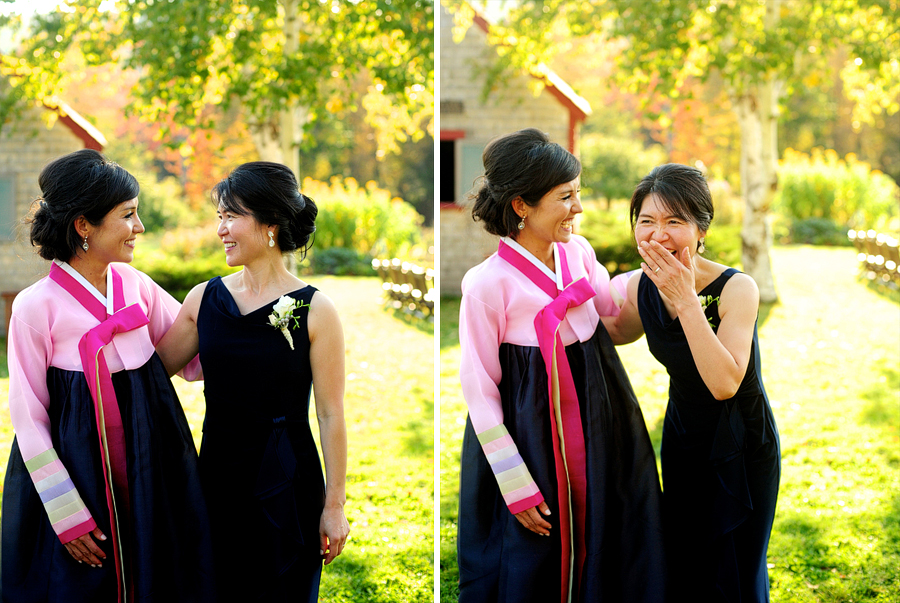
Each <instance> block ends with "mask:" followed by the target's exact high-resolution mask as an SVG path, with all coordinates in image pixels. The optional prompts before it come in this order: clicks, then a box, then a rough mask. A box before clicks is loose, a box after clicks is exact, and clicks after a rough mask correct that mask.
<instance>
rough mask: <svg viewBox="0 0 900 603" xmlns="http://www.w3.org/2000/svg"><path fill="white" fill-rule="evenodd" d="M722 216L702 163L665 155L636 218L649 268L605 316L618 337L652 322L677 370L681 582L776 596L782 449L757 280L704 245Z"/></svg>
mask: <svg viewBox="0 0 900 603" xmlns="http://www.w3.org/2000/svg"><path fill="white" fill-rule="evenodd" d="M712 218H713V205H712V199H711V197H710V193H709V188H708V187H707V185H706V181H705V180H704V178H703V175H702V174H701V173H700V171H699V170H697V169H694V168H691V167H688V166H684V165H677V164H667V165H662V166H659V167H657V168H655V169H654V170H653V171H652V172H650V174H649V175H648V176H646V177H645V178H644V179H643V180H641V182H640V184H639V185H638V186H637V189H636V190H635V192H634V195H633V196H632V199H631V223H632V226H633V228H634V237H635V239H636V241H637V244H638V251H639V252H640V254H641V257H642V258H643V260H644V261H643V263H642V264H641V268H642V272H641V273H638V274H636V275H635V276H634V277H632V278H631V280H629V282H628V288H627V298H626V301H625V304H624V306H623V307H622V312H621V313H620V314H619V316H618V318H617V319H616V320H615V321H612V320H610V321H609V322H608V323H607V328H608V329H609V331H610V335H611V337H612V339H613V341H615V342H616V343H617V344H621V343H627V342H631V341H634V340H636V339H638V338H639V337H640V335H641V333H646V334H647V344H648V345H649V347H650V351H651V353H652V354H653V355H654V356H655V357H656V359H657V360H659V361H660V362H661V363H662V364H663V365H664V366H665V367H666V369H667V371H668V373H669V377H670V382H669V383H670V385H669V404H668V407H667V409H666V417H665V423H664V425H663V442H662V473H663V510H664V517H665V523H664V525H665V529H666V532H665V534H666V543H667V552H668V554H669V555H668V558H669V562H670V570H671V573H670V575H671V579H672V584H673V593H672V594H673V595H674V596H675V597H676V598H678V599H679V600H680V599H682V598H683V599H684V600H685V601H687V600H691V601H734V602H737V601H740V602H742V603H747V602H748V601H751V602H758V601H768V600H769V578H768V573H767V569H766V550H767V548H768V543H769V534H770V533H771V531H772V522H773V519H774V516H775V503H776V500H777V497H778V482H779V478H780V475H781V453H780V444H779V440H778V428H777V427H776V425H775V418H774V416H773V415H772V409H771V407H770V406H769V401H768V399H767V396H766V390H765V388H764V387H763V382H762V374H761V364H760V355H759V342H758V339H757V331H756V319H757V314H758V310H759V290H758V289H757V286H756V283H755V282H754V281H753V279H752V278H750V277H749V276H747V275H745V274H743V273H741V272H739V271H737V270H735V269H734V268H729V267H728V266H723V265H721V264H717V263H716V262H713V261H710V260H708V259H706V258H704V257H702V256H701V255H700V253H702V251H703V240H704V237H705V236H706V232H707V229H708V228H709V224H710V222H711V221H712ZM698 294H699V295H698Z"/></svg>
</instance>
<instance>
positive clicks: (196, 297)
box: [181, 281, 209, 321]
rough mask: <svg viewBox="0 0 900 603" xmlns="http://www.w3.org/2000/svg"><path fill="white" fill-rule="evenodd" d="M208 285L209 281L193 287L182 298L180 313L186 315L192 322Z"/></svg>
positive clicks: (195, 317)
mask: <svg viewBox="0 0 900 603" xmlns="http://www.w3.org/2000/svg"><path fill="white" fill-rule="evenodd" d="M208 284H209V281H205V282H202V283H200V284H199V285H194V288H193V289H191V290H190V291H189V292H188V294H187V296H186V297H185V298H184V302H182V304H181V308H182V312H185V313H187V314H188V316H190V317H191V319H192V320H194V321H196V319H197V312H198V311H199V309H200V302H201V301H202V300H203V293H204V292H205V291H206V286H207V285H208Z"/></svg>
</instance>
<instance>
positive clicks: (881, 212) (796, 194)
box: [772, 149, 900, 232]
mask: <svg viewBox="0 0 900 603" xmlns="http://www.w3.org/2000/svg"><path fill="white" fill-rule="evenodd" d="M778 180H779V185H780V186H779V189H778V191H777V192H776V193H775V199H774V200H773V204H772V206H773V209H774V210H775V211H777V212H779V213H781V214H783V215H784V216H785V217H786V218H788V219H789V220H790V221H791V222H796V221H800V220H807V219H809V218H820V219H824V220H829V221H831V222H832V223H834V224H836V225H837V227H839V228H841V229H847V228H867V229H868V228H875V229H896V222H897V220H898V213H900V212H898V201H900V188H898V186H897V183H895V182H894V181H893V180H892V179H891V178H890V177H889V176H887V175H885V174H883V173H882V172H879V171H878V170H873V169H872V168H871V167H870V166H869V164H867V163H865V162H862V161H859V160H857V159H856V156H855V155H854V154H852V153H850V154H848V155H847V156H846V157H845V158H844V159H840V158H839V157H838V154H837V153H836V152H835V151H833V150H830V149H829V150H824V151H823V150H822V149H814V150H813V152H812V154H811V155H806V154H804V153H798V152H796V151H794V150H792V149H787V150H786V151H785V153H784V158H783V159H782V160H781V161H779V169H778ZM815 224H818V225H819V226H818V227H819V228H826V227H824V226H822V224H824V223H821V222H819V223H815ZM799 228H800V231H801V232H805V231H807V230H809V228H810V226H809V225H804V226H800V227H799ZM792 230H793V228H792Z"/></svg>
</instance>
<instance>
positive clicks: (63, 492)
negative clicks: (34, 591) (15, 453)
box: [8, 296, 97, 544]
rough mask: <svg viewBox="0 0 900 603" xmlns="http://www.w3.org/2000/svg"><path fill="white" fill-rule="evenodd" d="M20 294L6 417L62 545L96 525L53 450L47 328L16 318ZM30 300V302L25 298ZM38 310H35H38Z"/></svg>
mask: <svg viewBox="0 0 900 603" xmlns="http://www.w3.org/2000/svg"><path fill="white" fill-rule="evenodd" d="M23 297H24V296H20V297H17V298H16V300H15V302H14V303H13V315H12V318H11V320H10V323H9V333H8V362H9V413H10V419H11V420H12V424H13V429H14V430H15V433H16V441H17V443H18V445H19V451H20V452H21V454H22V460H23V461H24V462H25V468H26V469H27V471H28V473H29V474H30V475H31V479H32V481H33V482H34V486H35V489H36V490H37V492H38V495H39V496H40V498H41V501H42V502H43V504H44V510H45V511H46V512H47V516H48V517H49V519H50V524H51V525H52V527H53V530H54V531H55V532H56V534H57V536H58V537H59V539H60V541H61V542H62V543H63V544H65V543H67V542H70V541H72V540H74V539H76V538H78V537H80V536H83V535H85V534H87V533H88V532H90V531H91V530H93V529H94V528H96V527H97V524H96V522H94V519H93V517H92V516H91V513H90V511H88V509H87V507H86V506H85V504H84V502H83V501H82V499H81V496H80V495H79V494H78V490H77V489H76V488H75V484H74V483H73V482H72V479H71V478H70V477H69V472H68V471H67V470H66V468H65V466H64V465H63V464H62V461H60V460H59V456H58V455H57V452H56V450H55V449H54V448H53V440H52V438H51V435H50V417H49V415H48V413H47V409H48V408H49V406H50V394H49V391H48V389H47V369H48V368H49V366H50V359H51V356H52V349H53V344H52V341H51V340H50V335H49V327H47V326H46V323H44V325H43V326H44V327H45V328H46V331H44V330H43V329H42V328H41V327H40V326H32V325H30V324H28V323H26V322H25V321H23V320H22V319H21V318H20V317H19V315H18V314H19V312H17V310H21V309H22V308H23V306H29V305H32V309H35V308H34V307H33V304H27V303H26V302H25V299H22V298H23ZM29 301H31V300H29ZM38 310H39V309H38Z"/></svg>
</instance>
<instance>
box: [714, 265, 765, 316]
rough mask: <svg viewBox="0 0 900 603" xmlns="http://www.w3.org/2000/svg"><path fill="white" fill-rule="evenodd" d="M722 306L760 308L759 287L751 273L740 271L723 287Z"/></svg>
mask: <svg viewBox="0 0 900 603" xmlns="http://www.w3.org/2000/svg"><path fill="white" fill-rule="evenodd" d="M720 297H721V302H720V306H725V307H729V306H733V307H743V308H747V309H752V310H753V312H754V313H755V312H756V310H758V309H759V287H758V286H757V284H756V281H755V280H753V277H751V276H750V275H749V274H744V273H743V272H738V273H737V274H735V275H734V276H732V277H731V278H730V279H728V282H726V283H725V286H724V287H722V293H721V296H720Z"/></svg>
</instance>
